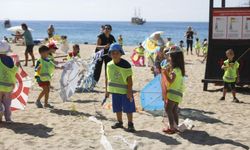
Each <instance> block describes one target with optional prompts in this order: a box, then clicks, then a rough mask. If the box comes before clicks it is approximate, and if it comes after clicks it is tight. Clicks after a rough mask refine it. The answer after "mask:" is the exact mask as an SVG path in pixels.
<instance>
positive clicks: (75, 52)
mask: <svg viewBox="0 0 250 150" xmlns="http://www.w3.org/2000/svg"><path fill="white" fill-rule="evenodd" d="M74 57H78V58H81V56H80V46H79V45H78V44H75V45H73V51H72V52H69V54H68V56H67V60H71V59H72V58H74Z"/></svg>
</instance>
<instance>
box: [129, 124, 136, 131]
mask: <svg viewBox="0 0 250 150" xmlns="http://www.w3.org/2000/svg"><path fill="white" fill-rule="evenodd" d="M128 132H132V133H134V132H135V127H134V124H133V123H132V122H129V123H128Z"/></svg>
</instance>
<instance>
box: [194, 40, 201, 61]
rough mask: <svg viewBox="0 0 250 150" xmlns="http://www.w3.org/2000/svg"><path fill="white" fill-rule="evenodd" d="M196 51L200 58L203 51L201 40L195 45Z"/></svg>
mask: <svg viewBox="0 0 250 150" xmlns="http://www.w3.org/2000/svg"><path fill="white" fill-rule="evenodd" d="M194 49H195V52H196V55H197V56H198V57H199V56H200V50H201V42H200V40H199V38H196V43H195V46H194Z"/></svg>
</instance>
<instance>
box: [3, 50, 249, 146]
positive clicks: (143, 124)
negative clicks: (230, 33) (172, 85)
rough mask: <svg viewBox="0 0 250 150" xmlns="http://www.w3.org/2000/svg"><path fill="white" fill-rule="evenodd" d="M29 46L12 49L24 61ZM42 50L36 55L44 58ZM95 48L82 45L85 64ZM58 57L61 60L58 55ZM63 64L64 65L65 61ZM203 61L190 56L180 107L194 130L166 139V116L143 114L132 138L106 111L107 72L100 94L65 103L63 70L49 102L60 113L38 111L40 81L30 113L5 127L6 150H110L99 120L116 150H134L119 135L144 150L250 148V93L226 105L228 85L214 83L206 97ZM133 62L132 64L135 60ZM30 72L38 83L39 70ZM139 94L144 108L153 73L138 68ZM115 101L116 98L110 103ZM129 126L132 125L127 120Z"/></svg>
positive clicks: (136, 120) (15, 115) (17, 113)
mask: <svg viewBox="0 0 250 150" xmlns="http://www.w3.org/2000/svg"><path fill="white" fill-rule="evenodd" d="M133 48H134V47H133V46H126V47H125V48H124V49H125V50H126V54H127V55H126V56H124V58H126V59H127V60H129V61H130V55H131V52H132V50H133ZM24 49H25V47H22V46H14V45H12V50H13V51H14V52H15V53H17V54H18V55H19V56H20V58H21V59H23V58H24V56H23V52H24ZM37 49H38V48H37V47H35V49H34V52H35V54H36V57H38V51H37ZM94 49H95V46H93V45H81V56H82V58H83V59H88V58H90V56H91V54H92V53H93V52H94ZM57 55H61V54H60V53H58V54H57ZM57 60H59V61H61V60H62V58H58V59H57ZM201 60H202V58H198V57H197V56H194V55H188V56H185V61H186V71H187V75H188V78H187V80H186V81H185V84H186V90H185V94H184V100H183V102H182V103H181V104H180V108H181V111H180V113H181V114H180V117H181V119H180V122H182V121H183V120H184V119H186V118H189V119H191V120H193V123H194V125H195V127H194V128H193V130H191V131H186V132H184V133H180V134H174V135H166V134H164V133H163V132H162V131H161V130H162V127H163V124H162V114H161V113H158V114H154V115H153V114H150V113H147V112H143V111H140V112H138V113H135V115H134V123H135V128H136V130H137V132H136V133H127V132H126V131H124V130H122V129H117V130H112V129H111V128H110V126H111V125H112V124H113V123H114V121H115V114H114V113H113V112H112V110H110V109H108V108H105V109H104V108H102V107H101V101H102V99H103V98H104V74H103V73H104V71H103V72H102V78H101V80H100V82H99V83H98V85H97V87H96V88H95V92H91V93H76V94H75V95H74V96H72V97H71V100H72V101H71V102H66V103H63V102H62V100H61V98H60V96H59V88H60V84H59V79H60V76H61V72H62V71H61V70H57V71H56V72H55V76H54V77H53V81H52V85H53V86H54V87H55V88H54V90H52V92H51V93H50V99H49V101H50V102H51V103H52V104H53V105H54V106H55V108H54V109H37V108H36V106H35V104H34V101H35V100H36V98H37V96H38V94H39V92H40V91H41V89H40V88H39V87H38V85H37V83H36V82H35V80H34V81H33V86H32V89H31V90H30V95H29V102H28V104H27V107H26V109H25V110H24V111H15V112H13V115H12V119H13V121H14V122H15V123H13V124H6V123H3V124H0V150H78V149H79V150H85V149H87V150H90V149H104V148H103V146H102V144H101V143H100V139H101V133H100V125H98V124H97V123H95V122H92V121H90V120H89V119H88V118H89V117H90V116H95V117H96V118H97V119H99V120H101V121H102V123H103V125H104V130H105V134H106V136H107V139H108V141H109V142H110V143H111V145H112V147H113V149H114V150H128V149H130V148H129V145H127V144H126V143H124V142H123V141H122V140H119V139H117V136H122V137H124V138H125V139H126V140H127V141H128V142H129V143H131V144H132V143H133V142H134V141H135V140H136V141H137V144H138V147H137V149H138V150H166V149H176V150H180V149H188V150H198V149H206V150H207V149H208V150H215V149H218V150H241V149H249V146H250V134H249V133H250V117H249V116H250V109H249V108H250V107H249V106H250V94H249V93H250V92H249V90H248V91H244V90H242V91H241V92H240V93H239V94H238V98H239V99H240V100H241V101H244V102H245V103H244V104H235V103H232V102H231V101H232V99H233V98H232V96H231V94H229V93H228V95H227V98H226V101H223V102H220V101H219V98H220V97H221V96H222V92H221V89H222V86H214V85H212V84H209V90H210V92H203V90H202V89H203V84H202V83H201V80H202V79H203V78H204V73H205V64H202V63H201ZM130 62H131V61H130ZM30 65H31V62H30V63H29V66H28V67H24V69H25V71H27V73H28V74H29V76H30V77H32V78H33V75H34V68H32V67H30ZM133 71H134V76H133V79H134V91H135V93H134V95H135V101H136V104H137V106H140V90H141V89H142V88H143V87H144V86H145V85H146V84H147V83H148V82H149V81H150V80H151V79H153V75H152V74H151V71H150V68H147V67H140V68H135V67H133ZM108 101H110V99H109V100H108ZM124 122H125V126H126V125H127V120H126V116H125V115H124Z"/></svg>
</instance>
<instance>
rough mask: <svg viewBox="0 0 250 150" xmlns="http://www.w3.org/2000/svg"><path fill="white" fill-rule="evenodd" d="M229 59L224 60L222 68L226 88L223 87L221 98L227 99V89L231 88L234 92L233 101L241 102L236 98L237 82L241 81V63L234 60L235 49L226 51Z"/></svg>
mask: <svg viewBox="0 0 250 150" xmlns="http://www.w3.org/2000/svg"><path fill="white" fill-rule="evenodd" d="M226 56H227V58H228V59H227V60H226V61H224V64H223V65H222V67H221V69H223V70H224V71H225V72H224V75H223V81H224V89H223V96H222V97H221V98H220V100H225V97H226V93H227V90H228V89H229V88H231V90H232V94H233V102H235V103H239V102H240V101H239V100H238V99H237V98H236V88H235V83H236V82H239V71H238V69H239V66H240V65H239V63H238V62H237V61H235V60H234V51H233V50H232V49H229V50H227V51H226Z"/></svg>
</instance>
